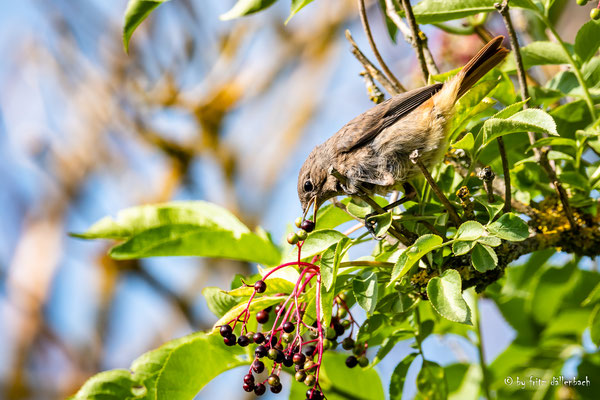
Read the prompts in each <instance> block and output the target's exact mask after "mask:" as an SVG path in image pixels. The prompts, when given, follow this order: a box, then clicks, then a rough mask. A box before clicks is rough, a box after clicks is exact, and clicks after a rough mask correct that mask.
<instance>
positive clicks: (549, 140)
mask: <svg viewBox="0 0 600 400" xmlns="http://www.w3.org/2000/svg"><path fill="white" fill-rule="evenodd" d="M543 146H569V147H572V148H574V149H577V147H578V145H577V141H575V140H573V139H569V138H564V137H546V138H541V139H538V140H537V141H536V142H535V143H534V144H532V145H531V146H529V147H528V148H527V150H525V152H526V153H528V152H530V151H531V150H533V149H534V148H536V147H543Z"/></svg>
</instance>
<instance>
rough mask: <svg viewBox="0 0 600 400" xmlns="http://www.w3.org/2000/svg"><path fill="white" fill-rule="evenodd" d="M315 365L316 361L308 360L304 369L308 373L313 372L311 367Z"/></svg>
mask: <svg viewBox="0 0 600 400" xmlns="http://www.w3.org/2000/svg"><path fill="white" fill-rule="evenodd" d="M314 366H315V363H314V361H311V360H308V361H306V362H305V363H304V370H305V371H306V372H308V373H310V372H311V368H313V367H314Z"/></svg>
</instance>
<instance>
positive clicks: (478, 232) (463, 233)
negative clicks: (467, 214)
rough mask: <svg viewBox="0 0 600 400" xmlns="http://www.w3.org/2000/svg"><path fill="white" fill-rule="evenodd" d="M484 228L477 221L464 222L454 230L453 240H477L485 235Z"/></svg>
mask: <svg viewBox="0 0 600 400" xmlns="http://www.w3.org/2000/svg"><path fill="white" fill-rule="evenodd" d="M485 233H486V232H485V228H484V227H483V225H481V224H480V223H479V222H477V221H467V222H464V223H463V224H462V225H461V226H460V227H459V228H458V230H457V231H456V236H455V237H454V240H466V241H471V240H477V239H479V238H480V237H482V236H483V235H485Z"/></svg>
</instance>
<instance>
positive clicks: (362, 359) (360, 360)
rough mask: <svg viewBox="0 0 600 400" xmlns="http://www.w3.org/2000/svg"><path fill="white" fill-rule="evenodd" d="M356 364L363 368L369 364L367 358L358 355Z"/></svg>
mask: <svg viewBox="0 0 600 400" xmlns="http://www.w3.org/2000/svg"><path fill="white" fill-rule="evenodd" d="M358 365H360V366H361V367H363V368H365V367H366V366H367V365H369V359H368V358H367V357H365V356H360V357H359V358H358Z"/></svg>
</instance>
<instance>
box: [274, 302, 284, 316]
mask: <svg viewBox="0 0 600 400" xmlns="http://www.w3.org/2000/svg"><path fill="white" fill-rule="evenodd" d="M281 310H283V311H281ZM279 311H281V313H282V314H283V313H284V312H285V308H283V306H282V305H281V304H277V305H276V306H275V312H276V313H277V314H279Z"/></svg>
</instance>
